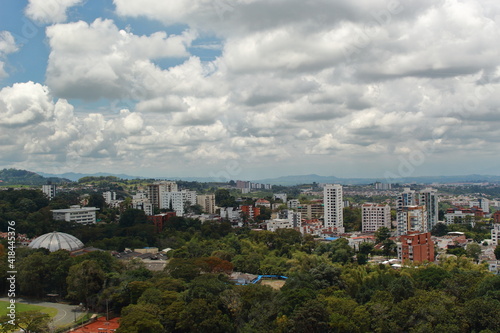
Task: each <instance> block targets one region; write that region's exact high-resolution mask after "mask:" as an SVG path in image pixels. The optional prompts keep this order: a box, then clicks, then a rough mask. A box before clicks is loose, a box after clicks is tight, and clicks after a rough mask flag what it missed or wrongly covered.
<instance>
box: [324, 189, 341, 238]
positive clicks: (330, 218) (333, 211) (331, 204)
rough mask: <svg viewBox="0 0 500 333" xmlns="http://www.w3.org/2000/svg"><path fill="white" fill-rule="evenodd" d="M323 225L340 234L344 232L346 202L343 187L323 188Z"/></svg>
mask: <svg viewBox="0 0 500 333" xmlns="http://www.w3.org/2000/svg"><path fill="white" fill-rule="evenodd" d="M323 205H324V207H323V208H324V211H323V219H324V222H323V225H324V227H326V228H329V227H331V228H333V229H334V230H336V231H337V232H338V233H343V232H344V201H343V196H342V186H341V185H338V184H326V185H325V187H324V188H323Z"/></svg>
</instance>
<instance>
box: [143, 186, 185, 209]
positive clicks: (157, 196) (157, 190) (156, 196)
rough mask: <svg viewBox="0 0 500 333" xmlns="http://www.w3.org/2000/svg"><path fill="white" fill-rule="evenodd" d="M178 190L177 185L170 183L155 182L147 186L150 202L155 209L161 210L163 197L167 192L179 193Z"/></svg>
mask: <svg viewBox="0 0 500 333" xmlns="http://www.w3.org/2000/svg"><path fill="white" fill-rule="evenodd" d="M178 190H179V189H178V187H177V183H175V182H170V181H160V182H155V183H154V184H149V185H147V186H146V193H147V195H148V198H149V202H151V204H152V205H153V207H155V208H161V207H160V206H161V202H162V199H163V198H162V197H163V194H164V193H165V192H177V191H178Z"/></svg>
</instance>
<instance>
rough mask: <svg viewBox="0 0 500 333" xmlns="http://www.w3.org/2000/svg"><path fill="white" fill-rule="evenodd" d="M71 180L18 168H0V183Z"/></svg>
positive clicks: (56, 182) (42, 182)
mask: <svg viewBox="0 0 500 333" xmlns="http://www.w3.org/2000/svg"><path fill="white" fill-rule="evenodd" d="M70 181H71V180H69V179H66V178H61V177H44V176H41V175H39V174H37V173H35V172H31V171H27V170H18V169H3V170H0V185H44V184H47V183H48V182H51V183H52V184H60V183H67V182H70Z"/></svg>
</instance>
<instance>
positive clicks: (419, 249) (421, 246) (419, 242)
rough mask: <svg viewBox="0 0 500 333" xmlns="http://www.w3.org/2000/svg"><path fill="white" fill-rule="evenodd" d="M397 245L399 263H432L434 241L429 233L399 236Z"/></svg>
mask: <svg viewBox="0 0 500 333" xmlns="http://www.w3.org/2000/svg"><path fill="white" fill-rule="evenodd" d="M400 240H401V241H400V242H399V243H398V259H399V260H401V262H403V261H405V260H410V261H413V262H425V261H434V241H433V240H432V238H431V233H430V232H425V233H415V234H409V235H404V236H401V239H400Z"/></svg>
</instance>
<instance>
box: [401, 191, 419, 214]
mask: <svg viewBox="0 0 500 333" xmlns="http://www.w3.org/2000/svg"><path fill="white" fill-rule="evenodd" d="M415 205H417V195H416V194H415V191H413V190H411V189H410V188H409V187H405V188H404V189H403V192H401V193H399V194H398V197H397V199H396V208H397V209H398V210H399V209H401V208H403V207H405V206H415Z"/></svg>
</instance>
